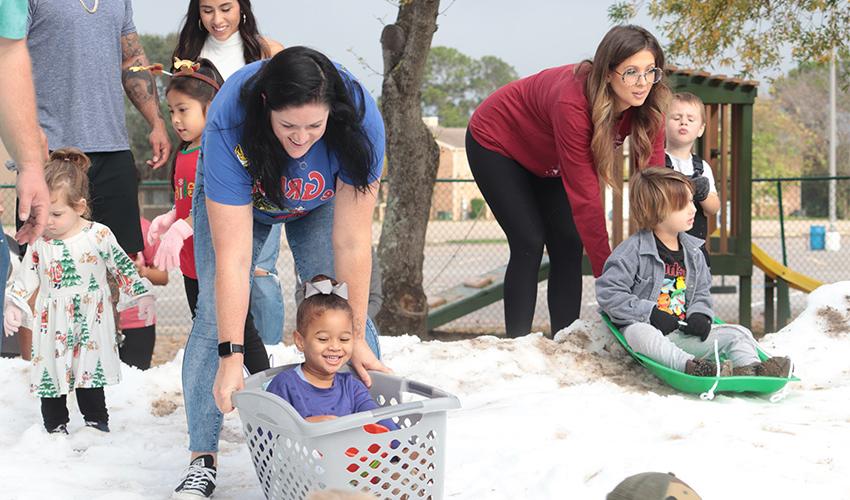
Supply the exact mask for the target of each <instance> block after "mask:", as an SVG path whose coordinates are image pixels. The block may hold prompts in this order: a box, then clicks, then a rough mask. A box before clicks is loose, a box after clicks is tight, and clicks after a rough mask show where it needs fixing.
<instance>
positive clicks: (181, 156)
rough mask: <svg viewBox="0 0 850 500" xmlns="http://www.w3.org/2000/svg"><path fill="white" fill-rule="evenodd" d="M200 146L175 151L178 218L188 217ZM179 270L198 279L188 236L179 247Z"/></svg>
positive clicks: (175, 201)
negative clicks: (181, 246)
mask: <svg viewBox="0 0 850 500" xmlns="http://www.w3.org/2000/svg"><path fill="white" fill-rule="evenodd" d="M200 152H201V148H199V147H198V148H193V149H187V150H185V151H180V152H178V153H177V161H176V162H175V164H174V213H175V214H176V215H177V218H178V219H185V218H186V217H189V214H190V213H191V212H192V196H193V195H194V193H195V168H196V165H197V164H198V155H199V154H200ZM180 272H181V273H183V276H186V277H188V278H192V279H198V273H197V271H195V238H194V237H193V236H189V237H188V238H186V241H184V242H183V248H181V249H180Z"/></svg>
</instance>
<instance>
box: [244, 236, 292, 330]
mask: <svg viewBox="0 0 850 500" xmlns="http://www.w3.org/2000/svg"><path fill="white" fill-rule="evenodd" d="M278 254H280V224H276V225H274V226H272V228H271V230H270V231H269V235H268V237H267V238H266V242H265V243H264V244H263V248H262V249H261V250H260V255H259V256H258V257H257V261H256V262H255V263H254V265H255V266H256V267H258V268H260V269H263V270H266V271H268V274H265V275H262V276H254V284H253V285H251V304H250V307H251V316H252V317H253V318H254V326H255V327H256V328H257V331H258V332H259V334H260V338H261V339H263V343H264V344H266V345H276V344H279V343H280V341H281V338H282V337H283V318H284V316H283V293H281V289H280V278H278V275H277V268H276V267H275V266H276V264H277V257H278Z"/></svg>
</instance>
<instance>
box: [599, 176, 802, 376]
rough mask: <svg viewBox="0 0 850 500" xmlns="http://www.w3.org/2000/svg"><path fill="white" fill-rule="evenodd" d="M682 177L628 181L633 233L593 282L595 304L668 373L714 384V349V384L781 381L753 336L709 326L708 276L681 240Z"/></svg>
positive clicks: (685, 218)
mask: <svg viewBox="0 0 850 500" xmlns="http://www.w3.org/2000/svg"><path fill="white" fill-rule="evenodd" d="M693 193H694V187H693V184H692V182H691V180H689V179H688V178H687V177H685V176H684V175H683V174H680V173H679V172H675V171H673V170H671V169H668V168H660V167H651V168H647V169H644V170H641V171H640V172H638V173H637V174H636V175H635V176H634V177H633V178H632V180H631V183H630V189H629V205H630V210H631V215H632V216H633V218H634V220H635V221H636V223H637V224H638V227H639V228H640V230H639V231H638V232H637V233H635V234H633V235H632V236H631V237H629V238H628V239H627V240H626V241H624V242H623V243H621V244H620V245H619V246H617V248H615V249H614V251H613V253H612V254H611V256H610V257H609V258H608V260H607V261H606V262H605V266H604V268H603V271H602V275H601V276H600V277H599V279H598V280H597V281H596V298H597V301H598V302H599V306H600V307H601V308H602V310H603V311H604V312H605V313H606V314H608V316H609V317H610V318H611V321H613V322H614V324H616V325H617V326H619V327H620V329H621V331H622V332H623V336H624V337H625V338H626V341H627V342H628V343H629V345H630V346H631V348H632V349H633V350H634V351H635V352H638V353H641V354H643V355H645V356H648V357H650V358H652V359H653V360H655V361H657V362H659V363H661V364H662V365H665V366H667V367H669V368H672V369H675V370H679V371H683V372H685V373H687V374H689V375H695V376H701V377H706V376H715V375H716V374H717V372H718V367H717V365H716V363H715V357H714V353H715V343H716V348H717V350H718V351H719V353H720V354H722V355H725V356H726V358H727V361H725V362H723V363H722V365H721V367H720V375H721V376H729V375H747V376H769V377H787V376H788V375H789V373H790V370H791V361H790V360H789V359H788V358H785V357H773V358H769V359H767V360H765V361H764V362H761V361H760V359H759V356H758V345H757V344H756V341H755V340H754V339H753V336H752V333H751V332H750V331H749V330H747V329H746V328H744V327H743V326H740V325H714V326H712V324H711V323H712V318H713V317H714V314H713V311H712V303H711V295H710V293H709V289H710V287H711V273H710V272H709V269H708V266H707V264H706V261H705V257H704V256H703V253H702V252H701V251H700V247H701V246H702V244H703V241H702V240H700V239H698V238H695V237H693V236H691V235H690V234H687V231H688V230H689V229H691V228H692V227H693V224H694V216H695V213H696V207H695V206H694V203H693Z"/></svg>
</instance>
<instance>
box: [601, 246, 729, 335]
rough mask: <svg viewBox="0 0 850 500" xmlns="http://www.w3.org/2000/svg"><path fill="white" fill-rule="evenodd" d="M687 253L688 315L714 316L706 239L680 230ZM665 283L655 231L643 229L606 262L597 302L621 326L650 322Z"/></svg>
mask: <svg viewBox="0 0 850 500" xmlns="http://www.w3.org/2000/svg"><path fill="white" fill-rule="evenodd" d="M679 242H680V244H681V245H682V248H683V249H684V254H685V272H686V273H687V274H686V276H685V287H686V289H685V301H686V304H687V314H688V315H690V314H693V313H702V314H705V315H706V316H708V317H709V318H713V317H714V314H713V312H712V305H711V292H710V289H711V272H710V271H709V269H708V265H707V264H706V263H705V257H704V256H703V254H702V251H701V250H700V246H702V244H703V241H702V240H701V239H699V238H695V237H693V236H691V235H689V234H687V233H679ZM663 283H664V263H663V262H662V261H661V257H659V256H658V247H657V246H656V244H655V237H654V236H653V234H652V231H648V230H641V231H638V232H637V233H635V234H633V235H632V236H630V237H629V238H628V239H627V240H626V241H624V242H622V243H620V244H619V245H618V246H617V248H615V249H614V251H613V252H612V253H611V256H610V257H608V260H607V261H605V267H603V268H602V276H600V277H599V278H598V279H597V280H596V301H597V302H598V303H599V307H600V308H601V309H602V311H603V312H605V313H606V314H608V316H609V317H610V318H611V321H613V322H614V323H615V324H617V325H620V326H627V325H631V324H632V323H649V315H650V313H651V312H652V308H653V307H655V306H656V305H657V304H658V302H657V300H658V295H659V294H660V293H661V286H662V285H663Z"/></svg>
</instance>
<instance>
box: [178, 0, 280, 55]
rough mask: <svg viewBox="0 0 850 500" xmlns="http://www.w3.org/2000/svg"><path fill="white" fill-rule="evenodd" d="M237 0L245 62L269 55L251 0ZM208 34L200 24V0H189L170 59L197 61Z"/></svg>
mask: <svg viewBox="0 0 850 500" xmlns="http://www.w3.org/2000/svg"><path fill="white" fill-rule="evenodd" d="M237 1H238V3H239V36H241V37H242V45H243V47H244V50H243V56H244V57H245V64H248V63H252V62H254V61H259V60H260V59H267V58H269V57H271V49H270V48H269V46H268V44H267V43H266V42H265V40H263V37H261V36H260V32H259V31H258V29H257V20H256V19H255V18H254V13H253V12H252V11H251V0H237ZM208 34H209V33H208V32H207V30H205V29H204V28H203V26H202V25H201V0H189V10H187V11H186V17H185V18H184V21H183V27H182V28H181V29H180V35H179V36H178V37H177V47H176V48H175V49H174V54H172V57H171V60H172V61H173V60H174V58H175V57H176V58H178V59H188V60H190V61H197V60H198V57H199V56H200V55H201V49H203V48H204V42H205V41H206V39H207V35H208Z"/></svg>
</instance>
